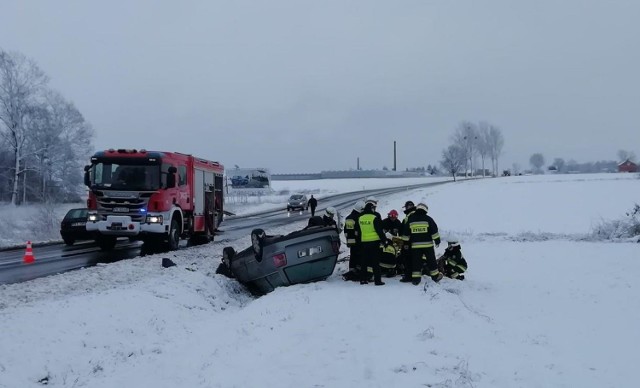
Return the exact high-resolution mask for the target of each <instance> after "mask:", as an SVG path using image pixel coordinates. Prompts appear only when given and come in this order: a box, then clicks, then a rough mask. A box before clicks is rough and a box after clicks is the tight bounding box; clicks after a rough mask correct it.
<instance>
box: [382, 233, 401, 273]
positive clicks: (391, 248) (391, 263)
mask: <svg viewBox="0 0 640 388" xmlns="http://www.w3.org/2000/svg"><path fill="white" fill-rule="evenodd" d="M399 251H400V250H399V249H398V247H397V246H396V245H395V244H394V243H393V241H392V240H390V239H388V238H387V243H386V244H383V246H382V254H381V255H380V270H381V271H382V274H383V275H384V276H385V277H388V278H392V277H394V276H396V271H397V269H396V268H397V266H398V265H397V262H398V253H399Z"/></svg>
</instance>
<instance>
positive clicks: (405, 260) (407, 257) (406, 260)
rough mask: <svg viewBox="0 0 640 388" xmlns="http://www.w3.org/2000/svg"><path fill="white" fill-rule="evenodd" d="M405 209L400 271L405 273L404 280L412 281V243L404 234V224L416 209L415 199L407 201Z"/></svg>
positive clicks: (401, 236) (399, 262)
mask: <svg viewBox="0 0 640 388" xmlns="http://www.w3.org/2000/svg"><path fill="white" fill-rule="evenodd" d="M403 208H404V210H403V213H404V218H403V219H402V229H401V233H400V238H401V239H402V240H403V243H402V247H401V251H400V258H399V260H398V268H397V270H398V273H401V274H403V276H402V280H401V281H403V282H410V281H411V245H410V244H409V240H408V238H407V237H405V236H403V235H402V232H404V225H405V224H406V223H407V220H408V219H409V216H410V215H411V214H412V213H413V212H414V211H415V210H416V205H414V204H413V201H407V202H405V203H404V206H403Z"/></svg>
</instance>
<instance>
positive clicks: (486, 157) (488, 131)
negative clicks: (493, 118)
mask: <svg viewBox="0 0 640 388" xmlns="http://www.w3.org/2000/svg"><path fill="white" fill-rule="evenodd" d="M503 147H504V136H503V135H502V131H501V130H500V128H498V127H497V126H495V125H493V124H490V123H487V122H484V121H481V122H479V123H477V124H476V123H473V122H471V121H463V122H462V123H461V124H460V125H459V126H458V127H457V128H456V129H455V131H454V133H453V135H452V136H451V144H450V145H449V146H448V147H447V148H445V149H444V150H443V151H442V159H441V161H440V165H441V166H442V168H443V169H444V171H446V172H447V173H448V174H450V175H451V176H453V180H455V179H456V176H458V175H460V174H461V173H462V172H464V175H467V174H470V175H472V176H473V175H476V174H477V172H478V171H479V172H480V174H479V175H482V176H485V175H493V176H498V175H500V174H499V160H500V156H501V155H502V149H503ZM478 158H479V159H480V163H481V164H480V166H476V165H474V163H475V161H477V159H478ZM489 163H490V164H491V168H490V169H489V168H487V165H488V164H489Z"/></svg>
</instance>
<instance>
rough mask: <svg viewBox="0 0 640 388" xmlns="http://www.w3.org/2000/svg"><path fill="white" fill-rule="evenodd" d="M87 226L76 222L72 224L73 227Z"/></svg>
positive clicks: (84, 223)
mask: <svg viewBox="0 0 640 388" xmlns="http://www.w3.org/2000/svg"><path fill="white" fill-rule="evenodd" d="M85 225H87V223H86V222H74V223H73V224H71V226H85Z"/></svg>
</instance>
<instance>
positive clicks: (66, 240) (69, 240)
mask: <svg viewBox="0 0 640 388" xmlns="http://www.w3.org/2000/svg"><path fill="white" fill-rule="evenodd" d="M62 240H63V241H64V243H65V244H67V245H73V243H74V242H76V240H75V239H74V238H73V237H63V238H62Z"/></svg>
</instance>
